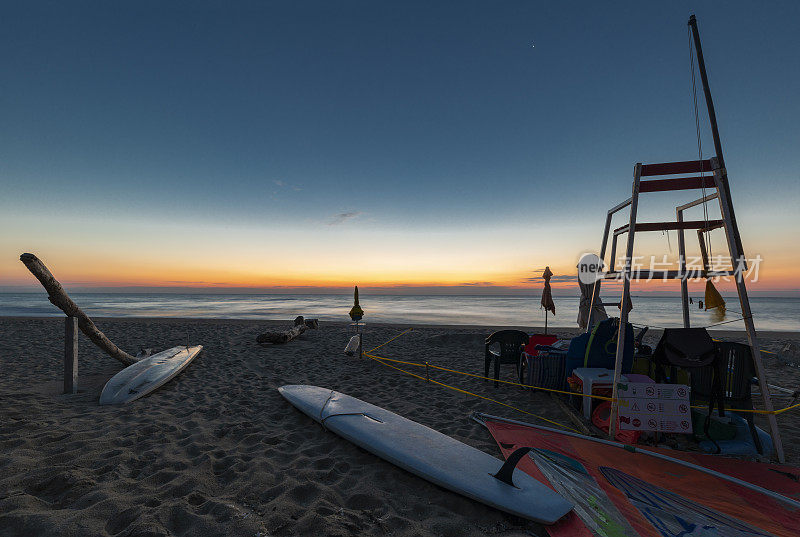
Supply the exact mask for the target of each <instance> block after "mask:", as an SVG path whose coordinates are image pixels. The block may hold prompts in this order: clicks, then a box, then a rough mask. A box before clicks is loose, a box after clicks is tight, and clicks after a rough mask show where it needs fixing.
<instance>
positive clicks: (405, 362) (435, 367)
mask: <svg viewBox="0 0 800 537" xmlns="http://www.w3.org/2000/svg"><path fill="white" fill-rule="evenodd" d="M411 330H413V329H412V328H409V329H408V330H405V331H403V332H401V333H399V334H398V335H396V336H395V337H393V338H392V339H390V340H389V341H387V342H385V343H382V344H380V345H378V346H377V347H374V348H372V349H370V350H369V351H366V352H364V356H366V357H368V358H370V359H372V360H376V361H379V362H381V363H382V364H383V365H385V366H388V367H391V368H393V369H396V370H398V371H402V372H403V373H406V374H408V375H411V376H413V377H416V378H418V379H422V380H424V381H426V382H433V383H435V384H439V385H441V386H445V387H447V388H450V389H452V390H456V391H459V392H462V393H466V394H469V395H473V396H475V397H479V398H481V399H486V400H487V401H492V402H495V403H497V404H500V405H503V406H507V407H509V408H513V409H514V410H517V411H519V412H522V413H524V414H529V415H531V416H535V417H537V418H540V419H542V420H544V421H549V422H550V423H555V424H556V425H559V426H560V427H565V428H567V429H570V427H567V426H566V425H562V424H560V423H556V422H554V421H550V420H548V419H547V418H542V417H541V416H537V415H536V414H532V413H530V412H527V411H525V410H522V409H519V408H516V407H513V406H511V405H507V404H505V403H501V402H500V401H496V400H494V399H490V398H488V397H483V396H482V395H478V394H475V393H472V392H468V391H466V390H461V389H460V388H455V387H453V386H450V385H448V384H444V383H442V382H437V381H435V380H430V377H428V378H425V377H421V376H419V375H415V374H414V373H411V372H409V371H406V370H404V369H400V368H399V367H395V366H393V365H391V364H388V363H386V362H394V363H397V364H403V365H410V366H414V367H424V368H425V371H426V376H427V373H428V369H429V368H433V369H438V370H440V371H446V372H448V373H453V374H456V375H464V376H467V377H473V378H478V379H482V380H490V381H493V382H501V383H503V384H509V385H511V386H521V387H523V388H530V389H533V390H541V391H545V392H553V393H560V394H566V395H576V396H578V397H589V398H592V399H600V400H602V401H612V402H613V401H615V399H613V398H611V397H604V396H602V395H594V394H585V393H579V392H569V391H565V390H556V389H555V388H543V387H540V386H531V385H529V384H521V383H519V382H511V381H509V380H500V379H493V378H490V377H485V376H483V375H477V374H475V373H467V372H465V371H458V370H456V369H448V368H446V367H441V366H438V365H433V364H430V363H428V362H425V363H424V364H421V363H418V362H407V361H403V360H393V359H391V358H383V357H380V356H375V355H372V354H370V353H371V352H373V351H375V350H377V349H380V348H381V347H383V346H385V345H388V344H389V343H391V342H392V341H394V340H395V339H397V338H399V337H400V336H402V335H404V334H407V333H408V332H411ZM762 352H770V351H762ZM771 354H775V353H771ZM691 408H697V409H704V408H706V407H705V406H703V405H692V406H691ZM795 408H800V403H797V404H795V405H791V406H788V407H786V408H781V409H778V410H756V409H730V410H731V412H744V413H751V414H773V415H778V414H783V413H784V412H788V411H789V410H793V409H795ZM571 430H573V431H574V430H575V429H571ZM576 432H577V431H576Z"/></svg>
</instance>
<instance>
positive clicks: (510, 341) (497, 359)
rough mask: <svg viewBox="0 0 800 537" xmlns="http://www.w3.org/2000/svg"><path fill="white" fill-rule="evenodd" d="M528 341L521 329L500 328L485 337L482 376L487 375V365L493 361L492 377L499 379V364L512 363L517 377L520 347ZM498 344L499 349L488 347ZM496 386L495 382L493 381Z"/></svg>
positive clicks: (526, 335)
mask: <svg viewBox="0 0 800 537" xmlns="http://www.w3.org/2000/svg"><path fill="white" fill-rule="evenodd" d="M526 343H528V334H526V333H525V332H522V331H521V330H500V331H498V332H495V333H493V334H491V335H490V336H489V337H487V338H486V346H485V356H484V360H485V363H484V372H483V376H484V377H488V376H489V366H490V365H491V364H492V362H494V379H495V380H499V379H500V364H514V367H516V369H517V378H519V361H520V355H521V354H522V347H523V346H524V345H525V344H526ZM495 344H499V345H500V350H499V352H498V351H494V350H492V349H490V347H491V346H492V345H495ZM494 385H495V387H497V382H495V383H494Z"/></svg>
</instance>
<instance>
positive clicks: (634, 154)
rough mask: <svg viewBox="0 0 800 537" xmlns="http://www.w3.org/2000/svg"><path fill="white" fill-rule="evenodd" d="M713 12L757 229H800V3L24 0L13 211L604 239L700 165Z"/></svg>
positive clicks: (13, 11) (19, 19)
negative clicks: (700, 48)
mask: <svg viewBox="0 0 800 537" xmlns="http://www.w3.org/2000/svg"><path fill="white" fill-rule="evenodd" d="M692 12H695V13H696V14H697V17H698V20H699V24H700V32H701V37H702V40H703V45H704V52H705V54H706V59H707V62H708V67H709V76H710V78H711V85H712V91H713V93H714V97H715V102H716V106H717V112H718V116H719V121H720V130H721V132H722V136H723V144H724V146H725V148H726V160H727V164H728V169H729V171H730V174H731V181H732V184H733V189H734V196H738V198H735V200H734V201H739V204H740V205H742V204H743V203H742V202H743V201H744V200H748V198H749V205H748V206H746V207H741V208H739V210H738V212H739V213H741V214H742V216H741V217H740V218H743V219H744V221H745V222H749V220H748V215H758V214H763V213H764V212H765V208H766V207H776V205H775V204H777V209H771V210H770V211H769V212H770V213H773V217H774V218H778V217H777V216H775V215H774V213H776V212H777V213H781V214H784V213H785V214H784V216H782V217H780V218H783V219H782V220H781V219H780V218H779V219H778V220H774V221H773V223H775V224H781V225H794V224H797V223H798V219H797V216H793V215H796V213H797V211H796V208H795V206H796V203H797V201H798V186H797V184H798V181H797V180H798V177H799V176H798V171H797V170H800V156H798V155H800V151H798V148H799V147H800V137H799V136H798V128H797V125H798V124H800V106H798V95H800V69H799V67H800V65H799V64H800V37H798V36H799V35H800V32H798V27H799V26H800V3H797V2H767V3H757V2H625V3H606V2H583V3H580V2H511V1H507V2H488V1H486V2H373V1H370V2H366V1H365V2H348V1H344V2H284V3H279V2H225V3H223V2H217V3H214V2H212V3H206V2H188V3H179V2H129V3H124V2H112V3H108V2H70V3H64V2H49V3H37V2H25V3H15V4H11V3H5V4H4V6H3V7H2V17H0V50H2V53H0V76H1V77H2V85H1V87H0V106H2V115H1V117H2V119H1V120H0V125H1V127H0V174H2V184H3V186H2V196H3V200H2V201H0V209H2V210H3V211H4V212H5V214H6V215H11V216H15V215H18V214H21V213H28V214H31V213H36V214H41V215H49V216H58V215H62V216H67V217H73V216H74V215H75V214H78V215H80V217H81V218H90V217H94V218H96V219H97V220H96V221H95V225H96V227H101V228H102V225H103V222H106V221H107V220H109V219H116V218H122V219H124V218H130V219H135V218H136V217H137V215H140V214H142V212H143V211H144V212H149V211H160V212H161V213H162V214H164V212H165V211H169V219H168V221H170V222H171V221H174V222H182V223H188V224H191V223H192V222H198V223H199V222H200V221H202V222H203V223H204V224H205V225H211V224H209V221H211V222H217V223H220V225H223V224H224V225H242V226H250V227H251V228H259V226H262V227H263V228H264V229H265V230H267V229H268V228H269V229H274V228H275V226H298V225H299V226H300V227H302V226H306V227H307V229H309V230H311V229H313V228H314V227H315V226H324V225H326V224H330V223H337V222H340V221H341V222H342V224H344V225H355V224H359V223H360V225H361V226H362V227H363V228H369V229H374V230H395V231H396V230H398V229H400V230H408V231H409V232H414V231H415V230H417V231H420V232H422V231H424V230H427V229H439V230H442V229H443V230H451V231H452V232H453V233H460V232H464V230H474V229H478V228H480V229H495V228H497V229H500V228H502V229H513V228H514V227H515V226H523V227H525V226H528V227H531V226H533V227H536V228H537V229H539V230H540V231H541V230H544V231H546V232H548V233H556V232H559V230H566V229H569V230H570V233H572V232H574V226H575V225H578V224H576V223H575V221H576V220H577V221H578V222H582V221H583V220H586V221H587V222H588V224H587V227H585V228H580V230H579V231H578V233H579V234H582V233H584V232H585V233H588V234H590V235H591V239H590V241H589V243H590V244H593V243H594V242H597V240H598V239H599V234H600V230H599V229H597V228H598V227H599V226H601V224H602V218H603V214H604V211H605V209H606V208H607V206H609V205H611V204H613V203H615V202H616V201H619V200H620V199H622V198H624V197H625V196H626V194H627V193H628V192H629V188H630V187H629V180H630V177H631V170H632V165H633V164H634V163H635V162H636V161H642V162H658V161H665V160H682V159H691V158H694V157H696V154H697V146H696V142H695V133H694V128H695V127H694V117H693V113H692V109H691V79H690V74H689V48H688V38H687V31H686V20H687V18H688V16H689V14H690V13H692ZM700 112H701V119H702V120H703V126H704V129H705V135H704V149H705V155H704V156H709V155H710V154H711V150H712V145H711V142H710V137H709V136H708V131H707V126H706V121H705V109H704V108H701V110H700ZM788 200H791V203H789V201H788ZM673 206H674V205H673ZM587 211H589V212H587ZM337 214H342V215H345V216H341V217H339V218H338V219H337V217H336V215H337ZM348 214H352V217H351V218H348V217H347V216H346V215H348ZM544 222H547V223H548V225H550V226H552V227H544V228H543V227H542V226H543V225H544V224H543V223H544ZM752 224H753V225H756V224H758V222H756V219H755V216H753V220H752ZM570 226H572V227H570ZM334 227H336V226H334ZM16 231H17V232H18V233H26V232H25V231H24V230H22V229H18V230H16ZM28 233H29V234H30V237H29V238H30V242H33V243H36V242H37V240H38V236H37V235H36V233H37V231H29V232H28ZM265 233H267V231H265ZM348 237H350V235H348ZM73 239H75V237H67V238H65V240H73ZM464 240H467V239H466V238H464ZM576 244H578V243H576ZM581 244H582V243H581ZM4 255H5V252H4Z"/></svg>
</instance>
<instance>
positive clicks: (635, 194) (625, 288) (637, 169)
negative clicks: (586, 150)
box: [608, 162, 642, 440]
mask: <svg viewBox="0 0 800 537" xmlns="http://www.w3.org/2000/svg"><path fill="white" fill-rule="evenodd" d="M641 177H642V163H641V162H638V163H636V166H634V167H633V188H632V192H631V216H630V223H629V224H628V247H627V249H626V250H625V266H624V267H623V269H622V278H623V279H622V299H621V300H620V301H619V335H618V336H617V356H616V359H615V360H614V384H613V385H612V387H611V416H610V417H609V418H610V421H609V423H608V436H609V437H610V438H611V440H614V438H615V437H616V435H617V411H618V407H619V402H618V401H617V398H618V395H617V385H618V384H619V379H620V375H621V374H622V360H623V358H624V357H625V337H626V336H625V332H626V330H627V326H628V308H627V307H625V306H627V304H628V300H629V299H630V296H631V277H632V276H631V272H632V270H633V266H632V265H633V241H634V237H635V236H636V212H637V211H638V208H639V181H640V180H641Z"/></svg>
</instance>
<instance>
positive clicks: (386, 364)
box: [364, 354, 580, 433]
mask: <svg viewBox="0 0 800 537" xmlns="http://www.w3.org/2000/svg"><path fill="white" fill-rule="evenodd" d="M364 356H366V357H368V358H370V359H371V360H375V361H376V362H379V363H381V364H383V365H385V366H386V367H391V368H392V369H396V370H397V371H400V372H402V373H405V374H406V375H411V376H412V377H415V378H418V379H420V380H424V381H425V382H431V383H433V384H438V385H439V386H443V387H445V388H448V389H450V390H454V391H457V392H459V393H463V394H466V395H471V396H473V397H477V398H479V399H484V400H486V401H491V402H492V403H497V404H498V405H503V406H505V407H508V408H510V409H512V410H516V411H517V412H522V413H523V414H527V415H529V416H533V417H534V418H538V419H540V420H542V421H546V422H547V423H551V424H553V425H557V426H559V427H563V428H564V429H569V430H570V431H573V432H576V433H580V431H578V430H577V429H573V428H572V427H570V426H568V425H564V424H563V423H558V422H557V421H553V420H551V419H548V418H545V417H542V416H539V415H537V414H534V413H533V412H528V411H527V410H522V409H521V408H517V407H515V406H512V405H509V404H507V403H502V402H500V401H498V400H496V399H492V398H490V397H484V396H483V395H478V394H477V393H472V392H468V391H467V390H462V389H461V388H456V387H455V386H450V385H449V384H445V383H444V382H439V381H437V380H432V379H426V378H425V377H421V376H419V375H416V374H414V373H411V372H410V371H406V370H405V369H400V368H399V367H395V366H393V365H392V364H388V363H386V362H384V361H383V359H382V358H379V357H377V356H372V355H370V354H364ZM431 367H432V366H431Z"/></svg>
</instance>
